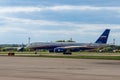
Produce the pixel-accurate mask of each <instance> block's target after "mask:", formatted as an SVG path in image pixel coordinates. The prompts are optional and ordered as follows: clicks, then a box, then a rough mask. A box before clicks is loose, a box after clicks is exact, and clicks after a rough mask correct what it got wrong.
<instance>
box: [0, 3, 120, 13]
mask: <svg viewBox="0 0 120 80" xmlns="http://www.w3.org/2000/svg"><path fill="white" fill-rule="evenodd" d="M63 10H64V11H66V10H68V11H73V10H79V11H90V10H93V11H94V10H95V11H96V10H108V11H117V12H120V7H109V6H108V7H101V6H87V5H86V6H73V5H59V6H43V7H31V6H28V7H20V6H16V7H0V13H19V12H25V13H26V12H40V11H63Z"/></svg>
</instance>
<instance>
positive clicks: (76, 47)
mask: <svg viewBox="0 0 120 80" xmlns="http://www.w3.org/2000/svg"><path fill="white" fill-rule="evenodd" d="M109 32H110V29H105V31H104V32H103V33H102V34H101V36H100V37H99V38H98V39H97V40H96V41H95V43H75V42H33V43H30V44H28V46H27V47H28V48H29V49H32V50H41V49H45V50H48V51H49V52H63V54H72V52H77V51H81V50H89V49H95V48H98V47H99V46H105V45H107V44H106V43H107V40H108V36H109Z"/></svg>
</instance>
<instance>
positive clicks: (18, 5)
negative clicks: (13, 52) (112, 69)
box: [0, 0, 120, 45]
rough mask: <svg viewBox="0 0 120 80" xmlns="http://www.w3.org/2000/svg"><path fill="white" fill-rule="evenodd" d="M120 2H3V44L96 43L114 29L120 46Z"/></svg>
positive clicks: (0, 14) (0, 33)
mask: <svg viewBox="0 0 120 80" xmlns="http://www.w3.org/2000/svg"><path fill="white" fill-rule="evenodd" d="M119 3H120V1H119V0H0V44H22V43H24V44H27V43H28V38H29V37H30V39H31V42H51V41H52V42H54V41H56V40H68V39H70V38H72V39H73V40H74V41H76V42H80V43H94V42H95V41H96V39H97V38H98V37H99V36H100V35H101V33H102V32H103V31H104V30H105V29H111V32H110V36H109V39H108V43H109V44H112V43H113V39H115V42H116V44H117V45H120V38H119V37H120V4H119Z"/></svg>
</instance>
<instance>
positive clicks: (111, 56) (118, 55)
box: [0, 52, 120, 60]
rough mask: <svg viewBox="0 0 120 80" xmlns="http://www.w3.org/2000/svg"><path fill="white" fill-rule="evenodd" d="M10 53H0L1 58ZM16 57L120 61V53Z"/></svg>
mask: <svg viewBox="0 0 120 80" xmlns="http://www.w3.org/2000/svg"><path fill="white" fill-rule="evenodd" d="M8 53H9V52H0V55H1V56H8ZM14 53H15V57H49V58H73V59H108V60H120V53H97V52H75V53H73V54H72V55H63V54H62V53H49V52H37V54H35V52H14Z"/></svg>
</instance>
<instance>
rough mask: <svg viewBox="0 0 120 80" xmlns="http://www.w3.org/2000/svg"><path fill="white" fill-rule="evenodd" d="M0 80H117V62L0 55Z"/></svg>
mask: <svg viewBox="0 0 120 80" xmlns="http://www.w3.org/2000/svg"><path fill="white" fill-rule="evenodd" d="M0 80H120V61H119V60H96V59H63V58H41V57H10V56H0Z"/></svg>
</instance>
